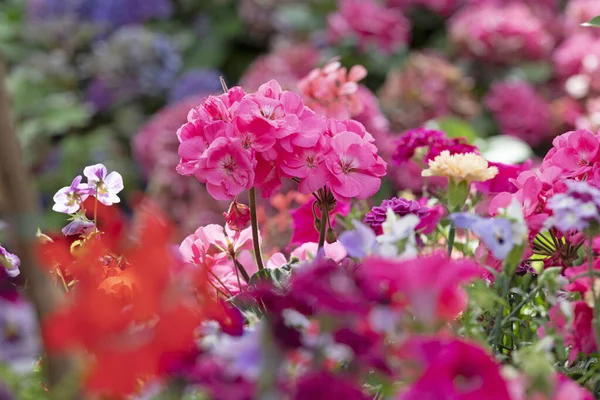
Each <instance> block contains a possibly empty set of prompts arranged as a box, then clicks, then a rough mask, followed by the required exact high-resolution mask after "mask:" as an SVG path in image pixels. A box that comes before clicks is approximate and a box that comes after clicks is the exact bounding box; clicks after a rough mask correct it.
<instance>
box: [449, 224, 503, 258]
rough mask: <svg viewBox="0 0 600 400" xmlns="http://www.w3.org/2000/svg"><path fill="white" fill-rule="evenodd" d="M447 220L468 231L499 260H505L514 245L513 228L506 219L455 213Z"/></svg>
mask: <svg viewBox="0 0 600 400" xmlns="http://www.w3.org/2000/svg"><path fill="white" fill-rule="evenodd" d="M449 218H450V220H452V221H453V222H454V225H455V226H456V227H457V228H463V229H470V230H471V232H473V234H474V235H475V236H477V237H478V238H479V239H480V240H481V241H482V242H483V243H484V244H485V245H486V247H487V248H488V249H489V250H490V251H491V252H492V254H493V255H494V257H496V258H497V259H499V260H503V259H505V258H506V257H507V256H508V255H509V254H510V252H511V251H512V249H513V247H514V245H515V240H514V239H513V227H512V224H511V221H509V220H508V219H506V218H482V217H480V216H478V215H474V214H469V213H455V214H452V215H450V217H449Z"/></svg>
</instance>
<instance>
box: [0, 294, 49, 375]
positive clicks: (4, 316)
mask: <svg viewBox="0 0 600 400" xmlns="http://www.w3.org/2000/svg"><path fill="white" fill-rule="evenodd" d="M39 352H40V341H39V336H38V331H37V320H36V316H35V311H34V309H33V307H32V306H31V304H29V303H28V302H26V301H24V300H21V299H18V300H16V301H8V300H6V299H3V298H0V362H4V363H7V364H9V365H10V366H11V367H12V368H13V369H15V370H16V371H23V372H25V371H31V370H33V367H34V366H35V363H36V362H37V358H38V356H39Z"/></svg>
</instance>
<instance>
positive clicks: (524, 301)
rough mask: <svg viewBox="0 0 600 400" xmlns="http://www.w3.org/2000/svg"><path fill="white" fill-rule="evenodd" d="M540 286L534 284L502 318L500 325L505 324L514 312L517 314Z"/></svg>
mask: <svg viewBox="0 0 600 400" xmlns="http://www.w3.org/2000/svg"><path fill="white" fill-rule="evenodd" d="M541 288H542V287H541V286H536V287H535V288H534V289H533V290H532V291H531V292H530V293H529V294H528V295H527V296H526V297H525V298H524V299H523V300H522V301H521V302H520V303H519V304H518V305H517V306H516V307H515V308H514V309H512V310H511V312H510V313H509V314H508V315H507V316H506V317H504V319H503V320H502V326H504V325H506V323H507V322H508V320H509V319H511V318H512V317H514V316H515V314H517V313H518V312H519V311H520V310H521V308H523V306H524V305H525V304H527V303H528V302H529V301H531V300H532V299H533V298H534V297H535V296H536V295H537V293H538V292H539V291H540V289H541Z"/></svg>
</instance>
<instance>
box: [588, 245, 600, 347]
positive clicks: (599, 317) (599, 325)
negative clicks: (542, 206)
mask: <svg viewBox="0 0 600 400" xmlns="http://www.w3.org/2000/svg"><path fill="white" fill-rule="evenodd" d="M593 239H594V237H593V235H589V236H588V247H587V263H588V273H589V275H590V285H591V288H592V298H593V299H594V337H595V338H596V345H597V346H600V296H599V295H598V293H596V287H595V283H596V274H595V273H594V272H595V271H594V250H593V249H592V241H593Z"/></svg>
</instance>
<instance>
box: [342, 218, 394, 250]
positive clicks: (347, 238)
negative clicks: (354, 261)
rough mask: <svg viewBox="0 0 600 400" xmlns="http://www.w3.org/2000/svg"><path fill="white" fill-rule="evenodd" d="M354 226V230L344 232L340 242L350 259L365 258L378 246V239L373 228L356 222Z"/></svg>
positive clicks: (353, 222)
mask: <svg viewBox="0 0 600 400" xmlns="http://www.w3.org/2000/svg"><path fill="white" fill-rule="evenodd" d="M384 220H385V218H384ZM352 224H353V225H354V230H349V231H344V232H342V234H341V235H340V236H339V238H338V241H339V242H340V243H341V244H342V245H343V246H344V248H345V249H346V253H348V255H349V256H350V257H356V258H364V257H366V256H367V255H368V254H370V253H371V251H372V250H373V249H374V248H375V246H376V245H377V237H376V235H375V232H373V230H372V229H371V228H369V227H368V226H367V225H365V224H363V223H361V222H360V221H357V220H354V221H352ZM380 229H381V225H380Z"/></svg>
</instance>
